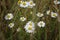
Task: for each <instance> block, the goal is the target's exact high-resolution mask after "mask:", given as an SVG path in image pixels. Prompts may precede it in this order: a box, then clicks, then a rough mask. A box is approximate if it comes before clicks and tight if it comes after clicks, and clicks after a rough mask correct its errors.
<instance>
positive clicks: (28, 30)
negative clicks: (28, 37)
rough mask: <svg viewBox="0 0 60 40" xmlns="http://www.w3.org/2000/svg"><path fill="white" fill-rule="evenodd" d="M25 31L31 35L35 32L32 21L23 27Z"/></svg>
mask: <svg viewBox="0 0 60 40" xmlns="http://www.w3.org/2000/svg"><path fill="white" fill-rule="evenodd" d="M24 28H25V30H26V32H28V33H33V32H34V30H35V26H34V23H33V22H32V21H29V22H28V23H27V24H26V25H25V27H24Z"/></svg>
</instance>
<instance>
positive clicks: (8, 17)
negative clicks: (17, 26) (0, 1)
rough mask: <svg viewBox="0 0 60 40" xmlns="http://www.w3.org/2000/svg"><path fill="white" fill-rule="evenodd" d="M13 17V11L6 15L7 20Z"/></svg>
mask: <svg viewBox="0 0 60 40" xmlns="http://www.w3.org/2000/svg"><path fill="white" fill-rule="evenodd" d="M12 18H13V14H12V13H8V14H7V15H6V16H5V19H6V20H11V19H12Z"/></svg>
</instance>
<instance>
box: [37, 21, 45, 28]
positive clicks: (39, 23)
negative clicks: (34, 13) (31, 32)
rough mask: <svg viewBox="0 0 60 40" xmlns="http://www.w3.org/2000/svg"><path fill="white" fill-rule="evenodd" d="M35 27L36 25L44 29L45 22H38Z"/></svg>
mask: <svg viewBox="0 0 60 40" xmlns="http://www.w3.org/2000/svg"><path fill="white" fill-rule="evenodd" d="M37 25H38V26H39V27H45V22H43V21H40V22H38V23H37Z"/></svg>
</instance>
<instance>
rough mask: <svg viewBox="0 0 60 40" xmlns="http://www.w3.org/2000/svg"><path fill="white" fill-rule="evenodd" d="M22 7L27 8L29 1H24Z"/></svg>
mask: <svg viewBox="0 0 60 40" xmlns="http://www.w3.org/2000/svg"><path fill="white" fill-rule="evenodd" d="M20 7H23V8H26V7H28V3H27V2H26V1H23V2H22V3H21V4H20Z"/></svg>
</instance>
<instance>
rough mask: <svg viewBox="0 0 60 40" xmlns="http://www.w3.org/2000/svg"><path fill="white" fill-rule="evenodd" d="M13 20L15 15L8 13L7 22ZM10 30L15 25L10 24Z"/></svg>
mask: <svg viewBox="0 0 60 40" xmlns="http://www.w3.org/2000/svg"><path fill="white" fill-rule="evenodd" d="M11 19H13V14H12V13H8V14H7V15H6V16H5V20H11ZM8 26H9V27H10V28H12V27H13V26H14V23H10V24H9V25H8Z"/></svg>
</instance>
